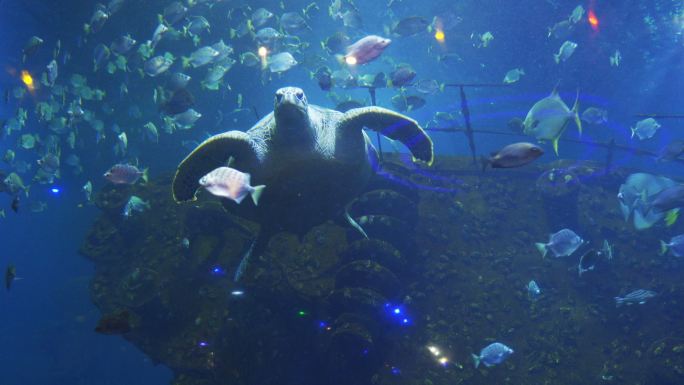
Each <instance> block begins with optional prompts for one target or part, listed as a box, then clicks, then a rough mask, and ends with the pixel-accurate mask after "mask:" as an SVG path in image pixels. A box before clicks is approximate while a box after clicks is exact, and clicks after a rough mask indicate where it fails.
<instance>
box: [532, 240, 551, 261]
mask: <svg viewBox="0 0 684 385" xmlns="http://www.w3.org/2000/svg"><path fill="white" fill-rule="evenodd" d="M534 246H535V247H536V248H537V250H538V251H539V252H540V253H541V255H542V258H546V253H547V251H548V248H547V247H546V244H545V243H540V242H538V243H535V244H534Z"/></svg>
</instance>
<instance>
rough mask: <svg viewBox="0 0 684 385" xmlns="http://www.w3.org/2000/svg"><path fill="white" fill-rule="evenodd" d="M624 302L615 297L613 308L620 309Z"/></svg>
mask: <svg viewBox="0 0 684 385" xmlns="http://www.w3.org/2000/svg"><path fill="white" fill-rule="evenodd" d="M624 302H625V300H624V299H623V298H620V297H615V307H620V306H621V305H622V304H623V303H624Z"/></svg>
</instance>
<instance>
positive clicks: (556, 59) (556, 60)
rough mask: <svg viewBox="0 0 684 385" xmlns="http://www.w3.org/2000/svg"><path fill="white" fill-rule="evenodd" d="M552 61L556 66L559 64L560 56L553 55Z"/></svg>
mask: <svg viewBox="0 0 684 385" xmlns="http://www.w3.org/2000/svg"><path fill="white" fill-rule="evenodd" d="M553 60H554V61H555V62H556V64H559V63H560V55H559V54H557V53H554V54H553Z"/></svg>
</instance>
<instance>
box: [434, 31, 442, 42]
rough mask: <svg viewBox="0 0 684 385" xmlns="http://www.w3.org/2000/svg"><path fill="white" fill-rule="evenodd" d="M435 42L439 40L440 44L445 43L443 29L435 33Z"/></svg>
mask: <svg viewBox="0 0 684 385" xmlns="http://www.w3.org/2000/svg"><path fill="white" fill-rule="evenodd" d="M435 40H437V41H438V42H440V43H444V31H442V30H441V29H438V30H437V31H435Z"/></svg>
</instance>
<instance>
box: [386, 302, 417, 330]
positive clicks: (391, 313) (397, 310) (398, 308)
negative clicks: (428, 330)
mask: <svg viewBox="0 0 684 385" xmlns="http://www.w3.org/2000/svg"><path fill="white" fill-rule="evenodd" d="M385 313H386V314H387V315H388V317H389V319H390V320H392V321H393V322H395V323H398V324H399V325H402V326H408V325H410V324H411V318H410V317H409V316H408V315H407V311H406V308H405V307H404V305H401V304H399V305H397V304H392V303H386V304H385Z"/></svg>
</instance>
